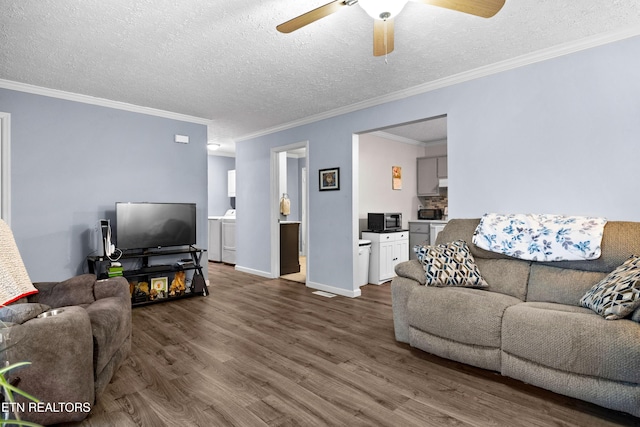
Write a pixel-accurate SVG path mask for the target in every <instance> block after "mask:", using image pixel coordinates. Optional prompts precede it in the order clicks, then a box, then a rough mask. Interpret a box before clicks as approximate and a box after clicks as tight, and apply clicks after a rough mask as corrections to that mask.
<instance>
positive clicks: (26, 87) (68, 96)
mask: <svg viewBox="0 0 640 427" xmlns="http://www.w3.org/2000/svg"><path fill="white" fill-rule="evenodd" d="M0 88H3V89H9V90H15V91H19V92H26V93H32V94H35V95H42V96H49V97H51V98H58V99H65V100H67V101H75V102H82V103H84V104H91V105H98V106H100V107H108V108H115V109H117V110H124V111H130V112H133V113H141V114H147V115H150V116H157V117H164V118H165V119H174V120H180V121H183V122H189V123H196V124H200V125H210V124H212V123H213V120H210V119H205V118H202V117H194V116H188V115H186V114H180V113H174V112H171V111H165V110H158V109H156V108H150V107H143V106H140V105H134V104H128V103H126V102H120V101H113V100H111V99H105V98H97V97H95V96H89V95H82V94H79V93H72V92H65V91H63V90H58V89H50V88H46V87H40V86H34V85H30V84H26V83H19V82H14V81H11V80H4V79H0Z"/></svg>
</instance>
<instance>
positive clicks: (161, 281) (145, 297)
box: [87, 246, 209, 307]
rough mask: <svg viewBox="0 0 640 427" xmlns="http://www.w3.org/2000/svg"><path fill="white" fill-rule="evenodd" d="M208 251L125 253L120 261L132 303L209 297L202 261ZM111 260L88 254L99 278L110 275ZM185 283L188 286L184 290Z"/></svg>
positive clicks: (158, 249)
mask: <svg viewBox="0 0 640 427" xmlns="http://www.w3.org/2000/svg"><path fill="white" fill-rule="evenodd" d="M204 252H206V251H205V250H204V249H198V248H196V247H195V246H189V247H180V248H175V247H174V248H154V249H145V250H141V251H140V250H139V251H130V252H124V253H123V254H122V256H121V257H120V259H119V260H118V261H119V262H121V263H122V266H123V271H122V276H124V278H125V279H127V281H128V282H129V290H130V293H131V305H132V306H134V307H136V306H141V305H148V304H155V303H160V302H167V301H173V300H177V299H182V298H189V297H193V296H198V295H200V296H207V295H208V294H209V291H208V290H207V285H206V281H205V278H204V274H203V272H202V266H201V264H200V263H201V260H202V256H203V254H204ZM181 256H182V257H181ZM150 260H153V261H151V263H150ZM156 260H157V261H158V262H157V263H155V262H154V261H156ZM111 262H112V261H111V260H109V258H107V257H103V256H88V257H87V264H88V266H89V272H90V273H93V274H95V275H96V276H97V277H98V279H106V278H108V277H109V267H110V266H111ZM174 281H175V286H172V284H174ZM181 283H183V284H184V287H185V289H180V288H181V286H180V284H181Z"/></svg>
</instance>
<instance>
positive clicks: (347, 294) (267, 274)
mask: <svg viewBox="0 0 640 427" xmlns="http://www.w3.org/2000/svg"><path fill="white" fill-rule="evenodd" d="M235 269H236V270H238V271H240V272H242V273H249V274H253V275H254V276H260V277H266V278H267V279H274V277H273V276H272V275H271V273H270V272H268V271H262V270H255V269H253V268H248V267H243V266H241V265H236V266H235ZM306 286H307V288H311V289H317V290H319V291H325V292H330V293H332V294H336V295H341V296H343V297H349V298H357V297H359V296H360V295H362V292H360V288H358V289H356V290H353V291H350V290H348V289H342V288H336V287H334V286H329V285H323V284H322V283H315V282H309V281H307V283H306Z"/></svg>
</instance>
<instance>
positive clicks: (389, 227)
mask: <svg viewBox="0 0 640 427" xmlns="http://www.w3.org/2000/svg"><path fill="white" fill-rule="evenodd" d="M367 227H368V228H369V230H371V231H393V230H401V229H402V214H401V213H396V212H394V213H369V214H367Z"/></svg>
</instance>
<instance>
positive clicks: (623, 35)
mask: <svg viewBox="0 0 640 427" xmlns="http://www.w3.org/2000/svg"><path fill="white" fill-rule="evenodd" d="M638 35H640V26H634V27H628V28H624V29H620V30H615V31H611V32H607V33H603V34H597V35H595V36H591V37H586V38H583V39H580V40H576V41H573V42H568V43H563V44H560V45H558V46H554V47H551V48H547V49H542V50H539V51H536V52H532V53H528V54H526V55H521V56H517V57H515V58H511V59H507V60H505V61H500V62H496V63H495V64H490V65H486V66H483V67H479V68H475V69H473V70H469V71H463V72H462V73H458V74H454V75H452V76H449V77H444V78H442V79H438V80H434V81H432V82H427V83H424V84H421V85H418V86H413V87H410V88H408V89H404V90H400V91H397V92H392V93H389V94H386V95H382V96H378V97H375V98H371V99H368V100H365V101H362V102H357V103H355V104H351V105H347V106H345V107H341V108H336V109H334V110H330V111H326V112H324V113H320V114H315V115H313V116H309V117H305V118H303V119H300V120H295V121H292V122H288V123H284V124H282V125H278V126H274V127H271V128H268V129H264V130H262V131H258V132H255V133H251V134H248V135H244V136H241V137H239V138H237V139H236V141H243V140H247V139H252V138H257V137H260V136H264V135H269V134H272V133H275V132H280V131H283V130H287V129H291V128H294V127H297V126H302V125H307V124H310V123H315V122H318V121H320V120H325V119H329V118H332V117H336V116H340V115H342V114H347V113H352V112H355V111H358V110H363V109H365V108H370V107H375V106H377V105H380V104H385V103H387V102H392V101H397V100H400V99H403V98H407V97H410V96H413V95H419V94H422V93H426V92H431V91H434V90H437V89H442V88H445V87H448V86H453V85H456V84H459V83H464V82H467V81H470V80H475V79H479V78H482V77H487V76H490V75H492V74H497V73H501V72H503V71H508V70H513V69H515V68H520V67H524V66H527V65H531V64H535V63H538V62H543V61H546V60H549V59H553V58H557V57H560V56H564V55H569V54H572V53H575V52H580V51H582V50H587V49H591V48H594V47H598V46H602V45H605V44H609V43H614V42H617V41H620V40H625V39H628V38H631V37H636V36H638Z"/></svg>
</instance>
